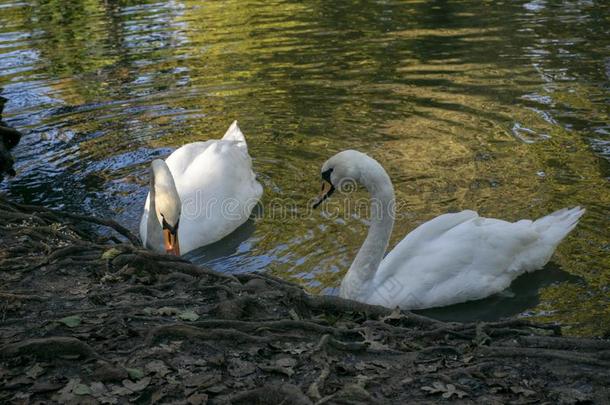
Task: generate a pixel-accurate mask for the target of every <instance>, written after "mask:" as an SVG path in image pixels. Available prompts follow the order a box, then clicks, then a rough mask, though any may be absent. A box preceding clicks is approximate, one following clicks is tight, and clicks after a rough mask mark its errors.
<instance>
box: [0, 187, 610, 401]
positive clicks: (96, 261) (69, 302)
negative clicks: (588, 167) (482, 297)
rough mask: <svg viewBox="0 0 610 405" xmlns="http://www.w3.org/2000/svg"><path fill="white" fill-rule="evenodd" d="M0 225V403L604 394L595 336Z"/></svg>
mask: <svg viewBox="0 0 610 405" xmlns="http://www.w3.org/2000/svg"><path fill="white" fill-rule="evenodd" d="M0 221H1V224H0V229H1V232H0V243H1V244H2V246H3V248H2V251H1V252H0V269H1V270H0V277H1V281H0V282H1V283H2V288H1V292H0V298H1V301H2V306H1V311H0V337H1V339H0V340H1V341H2V345H1V346H0V385H1V387H0V401H7V402H14V403H30V402H34V401H49V400H52V401H57V402H60V403H127V402H128V401H136V402H138V403H153V402H180V403H196V404H199V403H211V404H215V403H244V404H253V403H285V402H288V401H291V402H294V403H295V404H310V403H328V404H332V403H353V404H355V403H411V402H418V401H419V402H426V403H431V402H446V401H447V400H459V401H461V402H464V403H473V402H477V403H478V402H481V403H506V402H509V401H518V402H520V403H528V402H534V401H541V400H552V401H555V402H559V401H562V402H563V403H576V402H579V401H592V402H593V403H603V402H604V401H607V400H608V398H610V389H609V388H608V387H609V386H610V341H609V340H603V339H587V338H565V337H561V336H560V334H561V331H560V328H559V327H558V326H555V325H535V324H532V323H529V322H527V321H524V320H521V319H508V320H505V321H499V322H478V323H457V322H442V321H438V320H434V319H431V318H427V317H425V316H421V315H416V314H413V313H411V312H408V311H393V310H391V309H388V308H384V307H378V306H371V305H367V304H361V303H357V302H354V301H349V300H344V299H341V298H338V297H332V296H313V295H309V294H307V293H306V292H305V291H304V290H303V289H302V288H301V287H299V286H297V285H296V284H292V283H290V282H287V281H284V280H281V279H278V278H276V277H273V276H270V275H267V274H261V273H250V274H236V275H229V274H221V273H216V272H214V271H211V270H207V269H205V268H200V267H197V266H195V265H193V264H191V263H189V262H187V261H185V260H183V259H180V258H176V257H172V256H167V255H158V254H155V253H152V252H149V251H145V250H143V249H141V248H140V247H139V246H138V245H137V242H138V238H137V237H135V236H134V235H133V234H131V233H130V232H129V231H128V230H127V229H125V228H123V227H122V226H120V225H119V224H117V223H116V222H114V221H108V220H102V219H97V218H91V217H87V216H83V215H75V214H71V213H65V212H61V211H51V210H48V209H46V208H43V207H37V206H25V205H19V204H14V203H11V202H9V201H7V200H6V199H5V198H4V197H3V196H0ZM100 226H103V227H107V228H111V229H113V230H114V231H115V235H113V236H110V237H101V236H99V235H98V233H97V232H96V227H100Z"/></svg>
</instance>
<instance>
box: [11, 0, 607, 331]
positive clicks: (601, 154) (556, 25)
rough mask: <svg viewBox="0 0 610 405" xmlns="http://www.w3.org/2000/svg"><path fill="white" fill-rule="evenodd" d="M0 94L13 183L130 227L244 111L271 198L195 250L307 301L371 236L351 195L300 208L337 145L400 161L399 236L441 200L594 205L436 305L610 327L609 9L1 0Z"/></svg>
mask: <svg viewBox="0 0 610 405" xmlns="http://www.w3.org/2000/svg"><path fill="white" fill-rule="evenodd" d="M0 87H2V88H4V90H3V92H2V93H1V94H2V95H3V96H5V97H7V98H9V100H10V102H9V103H8V105H7V111H6V113H7V114H6V118H7V119H8V121H9V122H10V123H11V124H12V125H14V126H15V127H17V128H19V129H20V130H23V131H24V132H25V133H26V134H27V135H26V137H25V138H24V139H23V141H22V143H21V145H20V146H19V147H18V149H17V151H16V157H17V159H18V162H19V163H18V165H17V170H18V172H19V175H18V176H17V177H16V178H14V179H12V180H11V181H10V182H9V183H6V184H4V185H2V186H1V188H0V191H1V192H3V193H7V194H8V195H10V196H11V197H12V198H14V199H16V200H19V201H24V202H28V203H36V204H43V205H46V206H50V207H60V208H64V209H68V210H73V211H77V212H84V213H88V214H94V215H99V216H108V217H113V218H115V219H117V220H118V221H120V222H122V223H124V224H126V225H127V226H128V227H130V228H131V229H133V230H136V229H137V224H138V221H139V216H140V214H141V209H142V205H143V202H144V199H145V196H146V192H147V181H148V179H147V164H148V162H150V160H151V159H153V158H156V157H164V156H166V155H167V154H169V153H170V152H171V151H172V150H173V149H174V148H176V147H178V146H180V145H182V144H184V143H187V142H192V141H196V140H204V139H207V138H209V137H218V136H220V135H222V133H223V132H224V130H225V129H226V127H227V126H228V125H229V124H230V122H231V121H232V120H233V119H238V120H239V122H240V125H241V127H242V129H243V131H244V133H245V134H246V137H247V139H248V141H249V145H250V152H251V155H252V156H253V158H254V166H255V171H256V172H257V174H258V175H259V178H260V181H261V182H262V183H263V185H264V187H265V196H264V199H263V201H262V205H261V207H260V210H259V213H258V216H257V217H256V218H254V219H253V220H251V221H249V222H248V223H247V224H246V225H244V226H243V227H242V228H240V229H239V230H238V232H236V233H235V234H234V235H232V236H230V237H229V238H228V239H227V240H224V241H222V242H220V243H217V244H216V245H214V246H212V247H209V248H206V249H202V250H200V251H197V252H195V254H193V255H192V257H193V258H194V259H195V260H196V261H197V262H198V263H203V264H207V265H209V266H210V267H212V268H214V269H217V270H220V271H226V272H244V271H254V270H265V271H269V272H272V273H273V274H275V275H278V276H281V277H284V278H287V279H291V280H294V281H297V282H300V283H302V284H304V285H305V286H307V287H308V288H310V289H311V291H313V292H325V293H331V292H333V288H335V287H336V286H337V285H338V283H339V281H340V279H341V277H342V275H343V272H344V271H345V270H346V269H347V268H348V267H349V264H350V262H351V260H352V259H353V258H354V256H355V254H356V251H357V249H358V248H359V246H360V244H361V243H362V241H363V239H364V235H365V232H366V230H367V221H366V219H365V216H366V215H362V213H361V212H360V211H357V212H354V211H353V210H351V211H349V212H346V210H345V209H343V208H341V207H342V206H343V203H344V200H345V198H343V197H341V196H337V197H336V198H335V199H334V202H333V204H335V205H332V204H331V206H330V208H329V212H326V213H321V212H314V213H310V212H308V210H307V201H308V200H309V199H310V198H311V197H312V196H313V195H315V194H316V192H317V191H318V188H319V174H318V173H319V167H320V165H321V164H322V163H323V162H324V160H326V159H327V158H328V157H329V156H331V155H332V154H334V153H335V152H337V151H339V150H342V149H346V148H357V149H359V150H361V151H364V152H366V153H369V154H371V155H372V156H374V157H375V158H377V159H379V160H380V161H381V162H382V163H383V164H384V166H385V167H386V169H387V170H388V172H389V173H390V176H391V177H392V179H393V181H394V186H395V189H396V192H397V201H398V207H399V212H398V219H397V223H396V226H395V231H394V235H393V238H392V242H391V244H392V245H394V244H395V243H396V242H397V241H399V240H400V239H401V238H402V237H403V235H404V234H406V233H407V232H408V231H410V230H411V229H413V228H414V227H415V226H417V225H418V224H420V223H422V222H423V221H426V220H428V219H431V218H432V217H434V216H436V215H438V214H441V213H444V212H447V211H455V210H461V209H475V210H478V211H479V212H480V213H481V214H482V215H485V216H494V217H500V218H505V219H509V220H516V219H520V218H533V217H538V216H541V215H543V214H545V213H548V212H550V211H552V210H555V209H559V208H562V207H564V206H570V205H576V204H580V205H583V206H585V207H586V208H587V214H586V216H585V217H584V219H583V221H582V223H581V225H580V226H579V227H578V228H577V229H576V231H575V232H573V233H572V234H571V235H570V237H569V238H568V239H567V240H566V241H565V242H564V243H563V244H562V245H561V246H560V248H559V249H558V252H557V254H556V255H555V256H554V259H553V261H552V263H550V264H549V265H548V266H547V267H546V268H545V269H544V270H543V271H541V272H538V273H535V274H532V275H528V276H525V277H522V278H521V279H519V280H518V281H517V282H516V283H515V284H514V285H513V286H512V287H511V288H510V290H509V291H506V292H505V293H503V294H501V295H499V296H497V297H492V298H490V299H487V300H483V301H480V302H474V303H469V304H465V305H459V306H454V307H452V308H447V309H442V310H435V311H431V312H430V313H431V314H433V315H436V316H441V317H445V318H453V319H495V318H498V317H501V316H507V315H512V314H517V313H521V314H523V315H528V316H536V317H539V318H541V319H543V320H555V321H560V322H562V323H564V324H565V325H566V330H567V331H568V332H569V333H575V334H586V335H596V334H597V335H599V334H604V333H608V331H609V330H610V298H609V294H610V291H609V287H608V286H609V284H610V226H609V223H610V117H609V115H610V6H609V3H608V2H606V1H569V0H566V1H544V0H534V1H531V2H525V1H516V2H513V1H506V2H497V1H480V0H477V1H474V0H473V1H392V0H388V1H381V0H378V1H343V0H339V1H332V2H324V1H304V2H301V1H298V2H297V1H258V2H257V1H247V0H246V1H244V0H239V1H225V2H218V1H205V2H204V1H169V2H157V3H155V2H146V1H137V0H136V1H113V0H106V1H101V0H99V1H98V0H84V1H79V0H61V1H60V0H48V1H42V0H41V1H35V0H24V1H16V0H0ZM363 196H365V194H363V193H361V192H358V193H356V194H355V195H353V196H350V200H352V199H354V198H356V197H363ZM278 207H279V208H278ZM333 207H335V208H336V210H335V211H332V210H333Z"/></svg>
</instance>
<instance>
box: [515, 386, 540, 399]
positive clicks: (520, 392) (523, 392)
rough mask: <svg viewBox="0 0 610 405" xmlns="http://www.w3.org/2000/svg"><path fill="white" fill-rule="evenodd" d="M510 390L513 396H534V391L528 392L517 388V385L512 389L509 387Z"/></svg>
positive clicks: (525, 389)
mask: <svg viewBox="0 0 610 405" xmlns="http://www.w3.org/2000/svg"><path fill="white" fill-rule="evenodd" d="M510 390H511V391H512V392H514V393H515V394H523V395H525V396H526V397H530V396H532V395H536V391H532V390H528V389H527V388H523V387H519V386H518V385H513V386H512V387H510Z"/></svg>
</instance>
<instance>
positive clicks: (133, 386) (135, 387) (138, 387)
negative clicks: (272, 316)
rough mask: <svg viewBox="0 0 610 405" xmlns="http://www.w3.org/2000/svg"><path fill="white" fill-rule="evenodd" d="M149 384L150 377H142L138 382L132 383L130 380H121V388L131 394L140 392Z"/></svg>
mask: <svg viewBox="0 0 610 405" xmlns="http://www.w3.org/2000/svg"><path fill="white" fill-rule="evenodd" d="M148 384H150V377H144V378H142V379H141V380H139V381H138V382H132V381H131V380H123V386H124V387H125V388H127V389H129V390H131V391H133V392H138V391H142V390H143V389H144V388H146V387H147V386H148Z"/></svg>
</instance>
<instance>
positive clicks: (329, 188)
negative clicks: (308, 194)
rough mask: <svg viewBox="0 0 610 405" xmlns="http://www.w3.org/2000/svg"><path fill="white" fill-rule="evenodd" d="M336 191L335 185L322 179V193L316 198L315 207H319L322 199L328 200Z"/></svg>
mask: <svg viewBox="0 0 610 405" xmlns="http://www.w3.org/2000/svg"><path fill="white" fill-rule="evenodd" d="M334 191H335V187H334V186H333V185H332V184H331V183H329V182H328V181H326V180H323V181H322V190H320V194H319V195H318V198H316V199H315V201H314V203H313V208H318V206H319V205H320V204H322V201H324V200H326V199H327V198H328V197H330V196H331V194H332V193H333V192H334Z"/></svg>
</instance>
